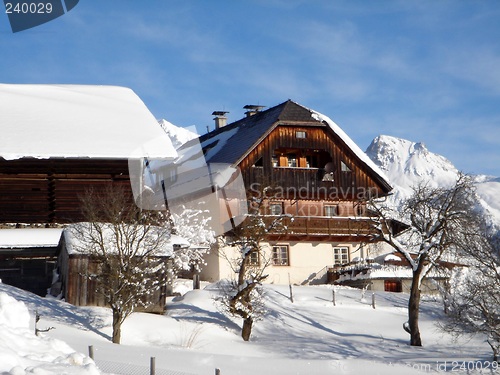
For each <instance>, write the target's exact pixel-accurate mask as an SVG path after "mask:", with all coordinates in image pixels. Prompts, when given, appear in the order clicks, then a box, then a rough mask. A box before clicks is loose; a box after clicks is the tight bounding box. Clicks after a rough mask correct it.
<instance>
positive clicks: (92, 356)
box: [89, 345, 94, 360]
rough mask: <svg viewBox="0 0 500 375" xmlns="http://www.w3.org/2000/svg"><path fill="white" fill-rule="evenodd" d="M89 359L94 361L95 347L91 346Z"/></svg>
mask: <svg viewBox="0 0 500 375" xmlns="http://www.w3.org/2000/svg"><path fill="white" fill-rule="evenodd" d="M89 357H90V359H91V360H94V345H89Z"/></svg>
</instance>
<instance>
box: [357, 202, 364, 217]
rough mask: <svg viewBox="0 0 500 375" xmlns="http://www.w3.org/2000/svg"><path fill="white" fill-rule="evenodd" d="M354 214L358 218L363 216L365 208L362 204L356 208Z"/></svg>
mask: <svg viewBox="0 0 500 375" xmlns="http://www.w3.org/2000/svg"><path fill="white" fill-rule="evenodd" d="M356 214H357V215H358V216H365V206H364V205H362V204H360V205H358V206H356Z"/></svg>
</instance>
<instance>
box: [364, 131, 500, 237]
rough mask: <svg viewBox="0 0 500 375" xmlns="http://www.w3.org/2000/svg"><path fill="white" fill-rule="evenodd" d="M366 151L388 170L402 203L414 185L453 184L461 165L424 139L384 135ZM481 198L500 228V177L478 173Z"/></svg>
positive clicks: (477, 179) (380, 165) (395, 197)
mask: <svg viewBox="0 0 500 375" xmlns="http://www.w3.org/2000/svg"><path fill="white" fill-rule="evenodd" d="M366 154H367V155H368V156H369V157H370V158H371V159H372V160H373V162H375V164H377V166H379V168H380V169H381V170H382V171H383V172H385V174H386V175H387V177H388V178H389V181H390V182H391V184H392V185H393V187H394V190H393V196H392V197H391V199H392V202H393V203H394V204H395V205H398V203H399V202H401V200H403V199H405V198H406V197H408V196H409V195H411V193H412V186H416V185H417V184H419V183H426V184H428V185H429V186H430V187H438V186H450V185H452V184H453V183H454V182H455V181H456V178H457V174H458V172H459V171H458V169H457V168H456V167H455V166H454V165H453V164H452V163H451V162H450V161H449V160H448V159H446V158H445V157H443V156H441V155H438V154H435V153H433V152H431V151H429V150H428V149H427V147H426V146H425V145H424V144H423V143H415V142H411V141H408V140H405V139H401V138H396V137H391V136H387V135H380V136H378V137H376V138H375V139H374V140H373V141H372V143H371V144H370V146H368V148H367V150H366ZM475 181H476V186H477V194H478V196H479V201H480V203H481V206H482V208H483V210H484V212H485V213H486V214H488V215H489V216H491V218H492V222H493V223H495V224H496V225H497V226H498V227H499V228H500V178H495V177H491V176H484V175H478V176H475Z"/></svg>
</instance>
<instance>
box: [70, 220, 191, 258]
mask: <svg viewBox="0 0 500 375" xmlns="http://www.w3.org/2000/svg"><path fill="white" fill-rule="evenodd" d="M82 224H83V225H86V224H88V223H80V224H73V225H71V226H69V227H67V228H66V229H64V243H65V247H66V251H67V252H68V254H70V255H76V254H87V250H86V249H88V247H89V246H93V244H89V243H85V242H84V241H88V237H89V236H87V235H84V236H83V237H81V236H80V235H78V234H77V233H78V231H84V230H85V228H81V227H80V228H79V229H78V231H75V229H74V227H75V226H78V225H82ZM101 229H102V233H103V235H104V238H105V241H106V243H107V246H108V248H107V251H114V249H113V243H114V241H115V238H114V235H115V232H114V231H113V230H112V229H111V225H109V224H102V228H101ZM150 233H151V232H150ZM143 234H144V233H143ZM147 236H150V238H149V240H151V239H154V238H155V235H154V233H152V234H149V235H147ZM160 236H161V237H162V235H160ZM146 242H147V241H146V240H143V241H142V242H138V241H137V240H136V242H135V243H134V244H133V245H129V246H131V248H132V251H133V250H135V249H134V248H135V247H136V246H137V249H139V250H140V251H142V249H144V251H151V248H153V247H154V246H152V247H149V248H147V249H146V248H144V247H143V245H144V243H146ZM157 242H158V243H157V244H156V245H155V246H158V249H157V250H155V251H154V254H153V255H155V256H166V257H168V256H172V254H173V252H174V246H176V245H178V246H181V247H189V246H190V243H189V242H188V241H187V240H186V239H185V238H183V237H181V236H177V235H171V236H169V237H168V238H158V239H157ZM160 245H161V246H160Z"/></svg>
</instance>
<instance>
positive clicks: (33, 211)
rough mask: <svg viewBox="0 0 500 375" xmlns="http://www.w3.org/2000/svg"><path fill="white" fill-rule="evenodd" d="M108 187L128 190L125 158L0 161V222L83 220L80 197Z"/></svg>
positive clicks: (51, 222)
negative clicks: (115, 185)
mask: <svg viewBox="0 0 500 375" xmlns="http://www.w3.org/2000/svg"><path fill="white" fill-rule="evenodd" d="M108 184H117V185H120V186H122V187H124V188H126V189H130V181H129V172H128V161H127V160H126V159H125V160H123V159H117V160H113V159H93V158H82V159H33V158H22V159H17V160H4V159H1V158H0V223H14V224H15V223H23V224H24V223H28V224H33V223H45V224H54V223H58V224H64V223H71V222H75V221H79V220H82V215H81V212H80V201H79V197H80V196H82V195H83V194H84V193H85V192H86V191H87V190H88V189H97V190H98V189H101V188H103V186H105V185H108Z"/></svg>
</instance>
